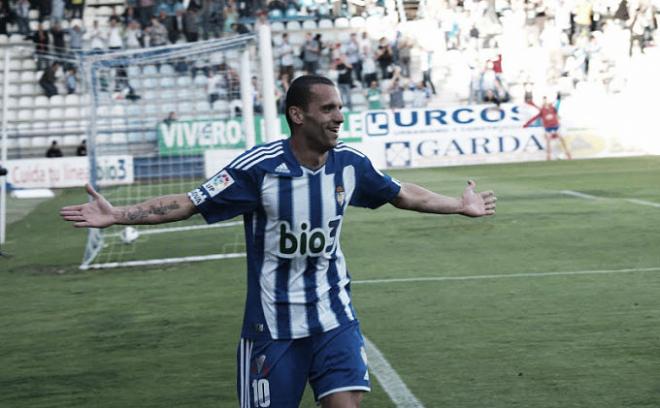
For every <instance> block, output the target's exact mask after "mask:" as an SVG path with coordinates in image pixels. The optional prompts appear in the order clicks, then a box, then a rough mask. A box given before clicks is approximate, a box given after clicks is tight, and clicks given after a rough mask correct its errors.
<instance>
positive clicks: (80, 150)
mask: <svg viewBox="0 0 660 408" xmlns="http://www.w3.org/2000/svg"><path fill="white" fill-rule="evenodd" d="M76 156H87V140H85V139H83V140H82V142H80V144H79V145H78V147H76Z"/></svg>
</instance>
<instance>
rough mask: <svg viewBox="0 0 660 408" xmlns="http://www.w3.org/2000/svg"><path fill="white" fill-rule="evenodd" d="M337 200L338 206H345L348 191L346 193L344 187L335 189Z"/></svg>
mask: <svg viewBox="0 0 660 408" xmlns="http://www.w3.org/2000/svg"><path fill="white" fill-rule="evenodd" d="M335 199H336V200H337V204H339V206H340V207H343V206H344V200H345V199H346V191H344V187H343V186H337V188H335Z"/></svg>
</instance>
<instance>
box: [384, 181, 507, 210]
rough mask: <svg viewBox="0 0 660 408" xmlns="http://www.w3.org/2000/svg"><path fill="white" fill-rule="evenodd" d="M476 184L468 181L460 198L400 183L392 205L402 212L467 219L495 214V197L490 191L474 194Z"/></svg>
mask: <svg viewBox="0 0 660 408" xmlns="http://www.w3.org/2000/svg"><path fill="white" fill-rule="evenodd" d="M475 186H476V183H475V182H474V181H472V180H470V181H468V186H467V187H466V188H465V190H464V191H463V195H462V196H461V197H460V198H453V197H447V196H443V195H441V194H437V193H434V192H432V191H429V190H427V189H425V188H423V187H420V186H418V185H416V184H411V183H402V185H401V191H400V192H399V195H397V196H396V197H395V198H394V200H392V202H391V203H392V205H394V206H395V207H397V208H401V209H404V210H413V211H419V212H425V213H434V214H461V215H466V216H468V217H481V216H484V215H493V214H495V202H496V201H497V197H495V193H493V192H492V191H484V192H481V193H478V192H475V191H474V187H475Z"/></svg>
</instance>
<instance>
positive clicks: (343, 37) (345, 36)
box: [335, 30, 351, 43]
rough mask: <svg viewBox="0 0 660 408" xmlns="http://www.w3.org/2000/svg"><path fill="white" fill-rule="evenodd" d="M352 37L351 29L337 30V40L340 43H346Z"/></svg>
mask: <svg viewBox="0 0 660 408" xmlns="http://www.w3.org/2000/svg"><path fill="white" fill-rule="evenodd" d="M350 39H351V32H350V31H346V30H343V31H336V36H335V41H337V42H340V43H345V42H348V41H349V40H350Z"/></svg>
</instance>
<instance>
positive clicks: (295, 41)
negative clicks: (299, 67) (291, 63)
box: [289, 32, 305, 60]
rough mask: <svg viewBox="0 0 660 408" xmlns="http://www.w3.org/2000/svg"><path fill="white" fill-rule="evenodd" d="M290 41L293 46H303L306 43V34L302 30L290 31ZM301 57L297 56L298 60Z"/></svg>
mask: <svg viewBox="0 0 660 408" xmlns="http://www.w3.org/2000/svg"><path fill="white" fill-rule="evenodd" d="M289 43H290V44H291V45H292V46H301V45H303V44H304V43H305V34H303V33H301V32H290V33H289ZM297 59H299V58H295V60H297Z"/></svg>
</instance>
